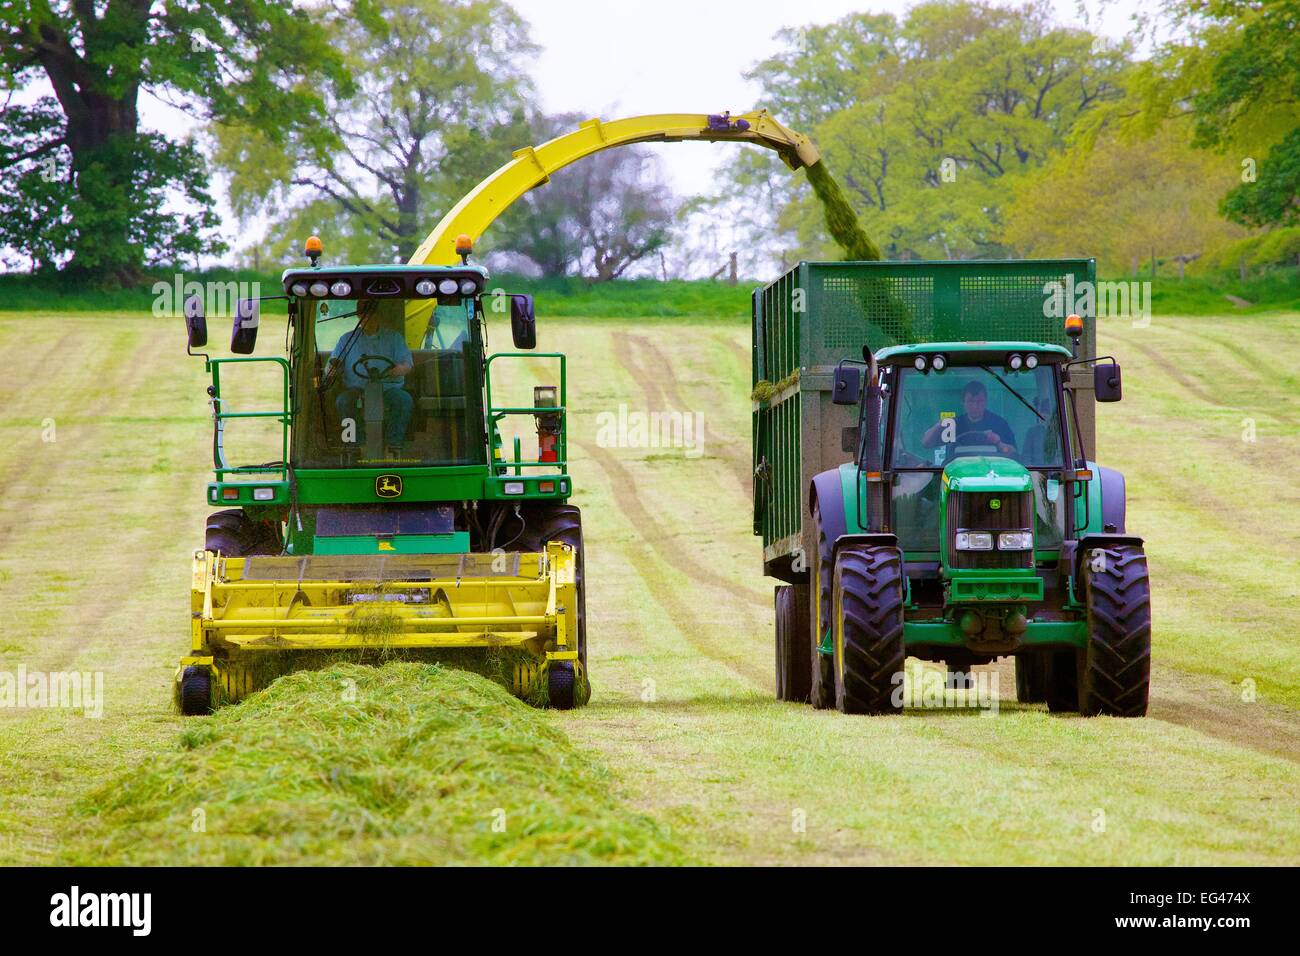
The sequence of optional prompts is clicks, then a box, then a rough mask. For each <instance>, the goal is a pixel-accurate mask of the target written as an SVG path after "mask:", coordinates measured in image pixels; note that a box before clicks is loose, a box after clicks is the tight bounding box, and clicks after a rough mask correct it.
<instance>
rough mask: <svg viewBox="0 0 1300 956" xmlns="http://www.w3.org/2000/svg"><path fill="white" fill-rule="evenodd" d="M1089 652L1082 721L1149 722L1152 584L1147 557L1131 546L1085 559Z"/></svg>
mask: <svg viewBox="0 0 1300 956" xmlns="http://www.w3.org/2000/svg"><path fill="white" fill-rule="evenodd" d="M1083 582H1084V592H1085V593H1086V595H1087V600H1088V650H1087V652H1086V653H1085V654H1084V655H1083V658H1084V659H1083V662H1082V663H1083V667H1082V674H1081V679H1080V682H1079V712H1080V713H1082V714H1083V715H1084V716H1093V715H1096V714H1108V715H1110V716H1112V717H1145V716H1146V712H1147V699H1148V696H1149V693H1150V686H1151V584H1150V580H1149V579H1148V577H1147V556H1146V553H1145V552H1144V551H1143V550H1142V548H1141V547H1140V546H1138V545H1132V544H1117V545H1112V546H1111V547H1107V548H1094V549H1092V550H1091V552H1090V553H1089V554H1087V555H1085V556H1084V570H1083Z"/></svg>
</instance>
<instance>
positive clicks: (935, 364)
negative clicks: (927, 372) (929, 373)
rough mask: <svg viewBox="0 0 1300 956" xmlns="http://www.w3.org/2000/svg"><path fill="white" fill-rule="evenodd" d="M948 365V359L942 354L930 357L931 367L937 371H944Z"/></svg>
mask: <svg viewBox="0 0 1300 956" xmlns="http://www.w3.org/2000/svg"><path fill="white" fill-rule="evenodd" d="M947 367H948V360H947V359H946V358H944V357H943V356H942V355H936V356H935V357H934V358H932V359H930V368H932V369H934V370H935V371H936V372H942V371H943V370H944V369H945V368H947Z"/></svg>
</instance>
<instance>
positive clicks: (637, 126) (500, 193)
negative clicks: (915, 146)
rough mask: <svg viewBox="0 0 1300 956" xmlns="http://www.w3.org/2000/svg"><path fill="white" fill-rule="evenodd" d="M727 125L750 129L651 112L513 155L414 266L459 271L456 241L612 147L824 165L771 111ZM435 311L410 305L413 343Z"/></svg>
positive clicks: (593, 125)
mask: <svg viewBox="0 0 1300 956" xmlns="http://www.w3.org/2000/svg"><path fill="white" fill-rule="evenodd" d="M729 119H730V121H731V124H732V125H733V126H734V125H735V124H736V121H738V120H743V121H744V122H745V123H747V124H748V128H747V129H744V130H741V129H736V128H728V129H718V128H716V127H711V126H710V125H709V117H708V115H707V114H705V113H654V114H650V115H647V116H629V117H626V118H624V119H617V120H610V121H608V122H606V121H604V120H599V119H589V120H587V121H586V122H585V123H581V124H579V126H578V128H577V129H576V130H574V131H573V132H571V133H565V134H564V135H563V136H557V137H556V138H555V139H553V140H551V141H550V142H547V143H543V144H542V145H540V146H526V147H524V148H523V149H519V150H516V151H515V152H514V153H513V154H512V158H511V160H510V162H508V163H506V164H505V165H504V166H502V167H501V168H500V169H498V170H497V171H496V172H494V173H493V174H492V175H491V176H489V177H487V179H485V180H483V181H482V182H481V183H479V184H478V185H477V186H476V187H474V189H473V190H471V191H470V192H468V193H466V194H465V196H464V198H462V199H461V201H460V202H458V203H457V204H456V205H455V206H454V207H452V209H451V211H450V212H448V213H447V214H446V215H445V216H443V217H442V221H441V222H439V223H438V225H437V226H435V227H434V229H433V232H431V233H429V235H428V237H426V238H425V240H424V242H422V243H420V246H419V248H418V249H416V250H415V253H414V254H413V255H412V256H411V259H410V262H411V264H412V265H440V266H452V265H456V264H457V263H459V262H460V257H459V256H457V255H456V237H457V236H459V235H461V234H462V233H463V234H465V235H467V236H469V237H470V239H471V240H473V242H474V243H475V245H477V243H478V241H479V239H480V237H482V235H483V233H484V232H485V231H486V230H487V228H488V226H490V225H491V224H492V222H493V221H494V220H495V219H496V218H497V216H499V215H501V213H503V212H504V211H505V210H506V209H508V208H509V207H510V204H511V203H513V202H514V201H515V200H516V199H518V198H519V197H520V196H522V195H523V194H524V193H526V192H528V190H530V189H533V188H534V187H536V186H541V185H543V184H544V183H546V182H547V180H548V179H549V178H550V176H551V173H553V172H555V171H556V170H558V169H563V168H564V167H565V166H568V165H569V164H570V163H574V162H577V161H578V160H579V159H582V158H583V157H584V156H590V155H591V154H592V153H598V152H600V151H601V150H604V149H610V148H612V147H615V146H627V145H630V144H632V143H651V142H654V143H678V142H685V141H688V140H699V141H702V142H737V143H753V144H755V145H757V146H765V147H767V148H768V149H774V150H776V151H777V152H778V153H779V154H780V156H781V159H782V160H784V161H785V164H786V165H787V166H789V167H790V168H791V169H799V168H800V167H803V166H811V165H812V164H814V163H816V162H817V161H818V160H819V159H820V158H821V156H820V154H819V153H818V152H817V147H816V146H814V145H813V142H812V140H810V139H809V138H808V137H807V136H804V135H803V134H802V133H796V132H795V131H794V130H792V129H790V128H789V127H787V126H783V125H782V124H781V123H779V122H777V121H776V120H775V119H773V118H772V116H771V114H769V113H768V111H767V110H754V111H753V112H750V113H739V114H736V115H735V116H731V117H729ZM432 309H433V302H432V301H426V302H412V303H410V304H409V305H408V306H407V312H406V333H407V334H406V337H407V341H408V342H418V341H419V340H420V338H421V337H422V336H423V335H424V330H425V327H426V326H427V325H428V324H429V313H430V312H431V311H432Z"/></svg>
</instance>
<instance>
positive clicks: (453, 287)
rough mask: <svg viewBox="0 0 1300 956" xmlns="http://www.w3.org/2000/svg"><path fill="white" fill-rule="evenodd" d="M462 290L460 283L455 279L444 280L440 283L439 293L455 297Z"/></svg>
mask: <svg viewBox="0 0 1300 956" xmlns="http://www.w3.org/2000/svg"><path fill="white" fill-rule="evenodd" d="M459 288H460V283H458V282H457V281H456V280H455V279H443V280H442V281H441V282H439V283H438V291H439V292H441V293H442V294H443V295H455V294H456V291H457V290H458V289H459Z"/></svg>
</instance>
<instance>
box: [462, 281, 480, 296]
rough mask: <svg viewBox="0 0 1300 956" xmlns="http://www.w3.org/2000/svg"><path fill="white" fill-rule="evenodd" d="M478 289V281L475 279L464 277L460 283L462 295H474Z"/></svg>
mask: <svg viewBox="0 0 1300 956" xmlns="http://www.w3.org/2000/svg"><path fill="white" fill-rule="evenodd" d="M477 291H478V283H477V282H475V281H474V280H473V279H462V280H461V283H460V294H461V295H473V294H474V293H475V292H477Z"/></svg>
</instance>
